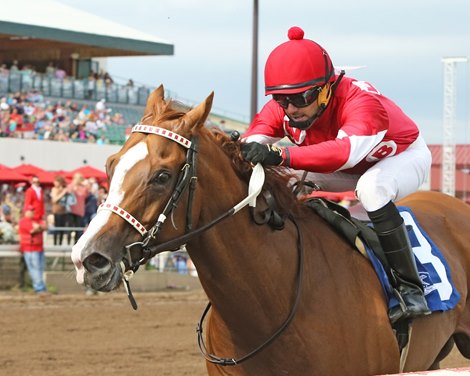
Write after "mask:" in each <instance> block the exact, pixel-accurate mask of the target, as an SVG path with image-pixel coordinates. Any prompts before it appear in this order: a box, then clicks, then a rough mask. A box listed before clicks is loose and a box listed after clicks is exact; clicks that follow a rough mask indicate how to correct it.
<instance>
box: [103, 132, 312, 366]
mask: <svg viewBox="0 0 470 376" xmlns="http://www.w3.org/2000/svg"><path fill="white" fill-rule="evenodd" d="M132 132H133V133H135V132H138V133H146V134H156V135H159V136H162V137H165V138H168V139H170V140H173V141H175V142H177V143H179V144H180V145H182V146H184V147H185V148H187V149H188V150H187V153H186V163H185V164H184V165H183V167H182V169H181V170H180V173H179V175H178V178H177V183H176V185H175V188H174V191H173V193H172V194H171V196H170V198H169V199H168V201H167V204H166V205H165V207H164V209H163V211H162V213H161V214H160V215H159V217H158V220H157V222H156V223H155V225H153V226H152V228H150V230H147V229H146V228H145V226H143V225H142V224H141V223H140V222H139V221H138V220H137V219H135V218H134V217H133V216H132V215H131V214H130V213H128V212H127V211H126V210H125V209H123V208H121V207H119V206H118V205H115V204H113V203H108V202H105V203H103V204H102V205H100V207H99V209H98V210H109V211H112V212H113V213H115V214H117V215H119V216H121V217H122V218H123V219H124V220H126V221H127V222H128V223H129V224H130V225H132V226H133V227H134V229H135V230H136V231H138V232H139V233H140V234H141V235H142V237H143V239H142V241H138V242H134V243H131V244H128V245H126V246H125V249H126V255H125V256H124V257H123V261H121V269H122V275H123V277H122V280H123V282H124V287H125V289H126V292H127V296H128V298H129V301H130V303H131V305H132V307H133V308H134V309H137V302H136V301H135V299H134V296H133V295H132V292H131V289H130V284H129V280H130V279H131V278H132V276H133V275H134V273H135V272H137V270H138V269H139V267H140V266H141V265H144V264H146V263H147V261H148V260H150V259H151V258H152V257H154V256H156V255H157V254H158V253H160V252H162V251H168V250H177V249H179V248H181V247H184V246H185V244H186V243H187V242H188V241H190V240H191V239H193V238H194V237H196V236H198V235H200V234H201V233H203V232H204V231H206V230H208V229H210V228H211V227H213V226H215V225H216V224H218V223H219V222H221V221H222V220H224V219H226V218H228V217H230V216H232V215H234V214H235V213H237V212H238V211H239V210H241V209H242V208H243V207H245V206H246V205H250V207H252V208H253V207H255V206H256V198H257V196H258V195H259V194H260V192H261V190H262V187H263V184H264V170H263V168H262V166H261V165H260V164H258V165H256V166H255V167H254V169H253V173H252V176H251V178H250V184H249V189H248V191H249V194H248V196H247V197H246V198H245V199H244V200H242V201H241V202H240V203H238V204H237V205H235V206H234V207H232V208H231V209H229V210H228V211H226V212H225V213H223V214H222V215H220V216H218V217H216V218H215V219H213V220H212V221H210V222H209V223H207V224H205V225H203V226H201V227H199V228H197V229H195V230H193V229H192V202H193V198H194V191H195V188H196V181H197V169H196V161H197V158H196V153H197V145H198V142H197V138H196V137H193V138H192V139H191V141H190V140H188V139H186V138H184V137H182V136H180V135H178V134H176V133H174V132H172V131H169V130H167V129H164V128H159V127H155V126H150V125H144V124H137V125H135V126H134V127H133V128H132ZM186 190H188V207H187V210H186V226H185V234H184V235H182V236H179V237H177V238H175V239H172V240H169V241H166V242H164V243H161V244H158V245H150V244H149V243H150V241H151V240H154V239H156V237H157V235H158V233H159V232H160V230H161V227H162V225H163V223H164V222H165V220H166V218H167V217H168V216H170V215H173V213H174V210H175V209H176V207H177V206H178V203H179V201H180V199H181V197H182V195H183V193H184V192H185V191H186ZM288 218H289V219H290V220H291V221H292V222H293V223H294V225H295V227H296V230H297V250H298V268H297V274H296V286H295V299H294V303H293V306H292V308H291V310H290V313H289V315H288V316H287V318H286V319H285V321H284V322H283V323H282V324H281V326H280V327H279V328H278V329H277V330H276V331H275V332H274V333H273V334H272V335H271V336H270V337H269V338H268V339H267V340H266V341H264V342H263V343H262V344H260V345H259V346H257V347H256V348H255V349H253V350H252V351H250V352H249V353H248V354H246V355H244V356H242V357H240V358H238V359H234V358H222V357H218V356H216V355H213V354H210V353H209V352H208V351H207V348H206V345H205V343H204V339H203V329H202V328H203V321H204V319H205V317H206V315H207V313H208V312H209V309H210V307H211V303H210V302H209V303H208V304H207V306H206V308H205V310H204V312H203V314H202V316H201V318H200V320H199V322H198V325H197V329H196V331H197V336H198V346H199V350H200V351H201V353H202V355H203V356H204V358H205V359H206V360H207V361H209V362H211V363H214V364H218V365H221V366H234V365H237V364H240V363H242V362H243V361H245V360H248V359H250V358H251V357H253V356H254V355H256V354H257V353H258V352H260V351H261V350H263V349H264V348H265V347H267V346H268V345H270V344H271V343H272V342H273V341H274V340H275V339H276V338H277V337H279V336H280V335H281V334H282V332H283V331H284V330H285V329H286V328H287V326H288V325H289V324H290V322H291V321H292V319H293V318H294V316H295V314H296V311H297V307H298V304H299V301H300V292H301V287H302V280H303V264H304V261H303V259H304V255H303V253H304V246H303V238H302V234H301V232H300V229H299V226H298V224H297V222H296V221H295V219H294V218H293V217H292V216H288ZM135 246H138V247H140V250H141V254H142V256H141V257H140V258H139V259H138V260H136V261H133V260H132V257H131V249H132V248H133V247H135Z"/></svg>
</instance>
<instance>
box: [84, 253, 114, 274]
mask: <svg viewBox="0 0 470 376" xmlns="http://www.w3.org/2000/svg"><path fill="white" fill-rule="evenodd" d="M110 265H111V262H110V261H109V260H108V259H107V258H106V257H104V256H103V255H100V254H99V253H96V252H95V253H92V254H91V255H89V256H88V257H87V258H86V259H85V260H84V261H83V266H84V267H85V269H86V270H88V271H89V272H91V273H93V272H95V271H98V270H103V269H107V268H109V267H110Z"/></svg>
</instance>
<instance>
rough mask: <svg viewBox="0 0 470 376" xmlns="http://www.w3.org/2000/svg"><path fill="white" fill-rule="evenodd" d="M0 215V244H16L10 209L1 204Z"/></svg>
mask: <svg viewBox="0 0 470 376" xmlns="http://www.w3.org/2000/svg"><path fill="white" fill-rule="evenodd" d="M0 214H1V215H0V244H14V243H16V241H17V239H16V238H17V234H16V231H15V228H14V226H13V219H12V214H11V207H10V206H9V205H7V204H3V205H2V207H1V211H0Z"/></svg>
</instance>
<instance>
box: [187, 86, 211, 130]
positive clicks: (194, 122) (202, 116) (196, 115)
mask: <svg viewBox="0 0 470 376" xmlns="http://www.w3.org/2000/svg"><path fill="white" fill-rule="evenodd" d="M213 100H214V92H212V93H210V94H209V96H208V97H207V98H206V99H205V100H204V101H203V102H202V103H200V104H199V105H198V106H197V107H195V108H193V109H192V110H191V111H189V112H188V113H187V114H186V115H185V118H186V119H187V120H188V123H189V124H190V125H191V126H193V127H202V126H203V125H204V123H205V121H206V119H207V116H209V113H210V112H211V108H212V101H213Z"/></svg>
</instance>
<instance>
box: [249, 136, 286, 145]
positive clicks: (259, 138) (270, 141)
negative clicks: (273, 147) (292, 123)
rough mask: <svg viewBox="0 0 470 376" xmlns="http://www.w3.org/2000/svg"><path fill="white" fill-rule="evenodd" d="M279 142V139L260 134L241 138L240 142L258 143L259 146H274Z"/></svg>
mask: <svg viewBox="0 0 470 376" xmlns="http://www.w3.org/2000/svg"><path fill="white" fill-rule="evenodd" d="M279 140H281V139H280V138H279V137H269V136H265V135H262V134H253V135H251V136H248V137H246V138H242V139H241V141H242V142H259V143H260V144H274V143H275V142H277V141H279Z"/></svg>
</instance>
